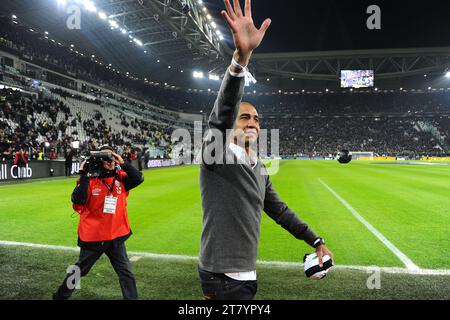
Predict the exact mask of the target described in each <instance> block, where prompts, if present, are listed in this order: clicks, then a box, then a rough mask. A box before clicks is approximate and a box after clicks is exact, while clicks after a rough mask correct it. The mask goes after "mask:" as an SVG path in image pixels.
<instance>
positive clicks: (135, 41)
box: [133, 38, 144, 47]
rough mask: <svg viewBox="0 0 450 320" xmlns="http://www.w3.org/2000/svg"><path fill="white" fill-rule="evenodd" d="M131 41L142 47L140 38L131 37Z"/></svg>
mask: <svg viewBox="0 0 450 320" xmlns="http://www.w3.org/2000/svg"><path fill="white" fill-rule="evenodd" d="M133 41H134V43H136V44H137V45H138V46H140V47H142V46H143V45H144V44H143V43H142V41H141V40H139V39H137V38H134V39H133Z"/></svg>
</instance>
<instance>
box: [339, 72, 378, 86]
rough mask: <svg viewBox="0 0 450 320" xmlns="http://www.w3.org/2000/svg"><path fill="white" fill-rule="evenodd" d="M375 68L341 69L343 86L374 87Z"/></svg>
mask: <svg viewBox="0 0 450 320" xmlns="http://www.w3.org/2000/svg"><path fill="white" fill-rule="evenodd" d="M373 78H374V77H373V70H341V88H368V87H373Z"/></svg>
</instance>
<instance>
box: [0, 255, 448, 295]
mask: <svg viewBox="0 0 450 320" xmlns="http://www.w3.org/2000/svg"><path fill="white" fill-rule="evenodd" d="M76 259H77V253H76V252H67V251H55V250H49V249H35V248H24V247H0V274H1V275H2V280H1V285H0V298H1V299H5V300H10V299H14V300H18V299H27V300H28V299H29V300H43V299H50V298H51V294H52V293H53V292H54V291H55V290H56V288H57V287H58V286H59V284H60V282H61V281H62V279H63V276H64V270H65V269H66V268H67V267H68V265H69V264H70V263H72V262H73V261H75V260H76ZM132 264H133V271H134V273H135V276H136V279H137V286H138V291H139V298H140V299H142V300H144V299H152V300H180V299H183V300H199V299H203V295H202V293H201V290H200V285H199V281H198V274H197V266H196V262H195V261H170V260H156V259H147V258H142V259H140V260H139V261H137V262H133V263H132ZM257 272H258V293H257V295H256V299H260V300H282V299H285V300H296V299H302V300H308V299H346V300H347V299H352V300H353V299H355V300H359V299H361V300H362V299H450V289H449V286H448V283H449V281H450V276H417V275H406V274H385V273H382V274H381V283H380V284H381V288H380V289H374V290H369V289H368V288H367V286H366V282H367V278H368V276H369V275H368V274H367V273H366V272H364V271H357V270H332V271H330V273H329V275H328V276H327V277H326V278H325V279H323V280H320V281H314V280H309V279H307V278H306V277H305V276H304V275H303V274H302V271H301V270H297V269H292V268H282V267H267V266H260V267H258V270H257ZM72 298H73V299H76V300H78V299H79V300H88V299H89V300H97V299H122V295H121V293H120V287H119V282H118V279H117V276H116V274H115V273H114V271H113V269H112V267H111V265H110V264H109V261H108V259H107V258H106V257H105V256H103V257H102V258H101V259H100V260H99V261H98V262H97V264H96V265H95V266H94V267H93V268H92V270H91V272H90V273H89V275H88V276H86V277H84V278H82V280H81V289H80V290H76V292H75V293H74V294H73V296H72Z"/></svg>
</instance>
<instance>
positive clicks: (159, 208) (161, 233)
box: [0, 161, 450, 298]
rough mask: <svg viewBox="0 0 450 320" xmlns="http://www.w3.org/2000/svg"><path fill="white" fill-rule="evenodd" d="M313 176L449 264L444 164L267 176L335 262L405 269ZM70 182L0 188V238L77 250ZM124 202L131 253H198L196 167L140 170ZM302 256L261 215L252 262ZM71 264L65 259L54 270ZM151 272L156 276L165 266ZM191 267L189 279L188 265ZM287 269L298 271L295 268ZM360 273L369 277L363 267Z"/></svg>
mask: <svg viewBox="0 0 450 320" xmlns="http://www.w3.org/2000/svg"><path fill="white" fill-rule="evenodd" d="M318 178H321V179H322V180H323V181H324V182H325V183H326V184H327V185H329V186H330V187H331V188H332V189H333V190H335V191H336V192H337V193H338V194H339V195H340V196H341V197H343V198H344V199H345V200H346V201H347V202H348V203H349V204H350V205H351V206H353V207H354V208H355V209H356V210H357V211H358V212H359V213H360V214H361V215H362V216H363V217H364V218H365V219H366V220H367V221H368V222H369V223H371V224H372V225H373V226H374V227H375V228H376V229H377V230H378V231H380V232H381V233H382V234H383V235H384V236H385V237H386V238H387V239H388V240H389V241H391V242H392V243H393V244H394V245H395V246H397V248H398V249H400V250H401V251H402V252H403V253H404V254H406V255H407V256H408V257H409V258H410V259H411V260H412V261H413V262H414V263H415V264H416V265H418V266H419V267H421V268H430V269H450V259H449V258H448V256H449V253H450V235H449V233H448V226H449V225H450V209H449V208H450V197H449V196H448V195H449V191H450V184H449V183H448V182H449V181H450V180H449V179H450V166H440V167H438V166H413V165H403V166H399V165H394V164H392V165H391V164H375V163H374V162H363V161H361V162H357V161H354V162H352V163H350V164H349V165H340V164H338V163H337V162H335V161H331V162H328V161H283V162H282V165H281V167H280V171H279V173H278V174H276V175H274V176H272V177H271V179H272V181H273V184H274V186H275V189H276V190H277V191H278V193H279V194H280V195H281V197H282V198H283V199H284V200H285V201H286V203H287V204H288V205H289V206H290V207H291V208H292V209H293V210H294V211H295V212H297V214H298V215H299V216H300V217H301V218H302V219H304V220H305V221H307V222H308V224H309V225H310V226H311V227H312V228H313V229H314V230H315V231H316V232H317V233H318V234H320V235H322V236H323V237H324V238H325V239H326V241H327V244H328V247H329V248H330V249H331V250H332V251H333V253H334V254H335V262H336V264H345V265H377V266H386V267H403V265H402V263H401V261H400V260H399V259H398V258H397V257H396V256H395V255H394V254H393V253H392V252H391V251H390V250H389V249H387V248H386V247H385V246H384V245H383V244H382V243H381V242H380V241H379V240H378V239H377V238H376V237H375V236H374V235H372V233H370V231H368V230H367V229H366V228H365V227H364V226H363V225H362V224H361V223H360V222H359V221H357V220H356V219H355V218H354V217H353V216H352V215H351V213H350V212H349V211H348V210H347V209H346V208H345V207H344V206H343V205H342V204H341V203H340V202H339V201H338V200H337V199H336V198H335V197H334V196H333V195H332V194H331V193H330V192H329V191H328V190H326V189H325V188H324V186H323V185H322V184H320V182H319V180H318ZM74 184H75V179H58V180H40V181H35V182H25V183H18V184H1V185H0V194H1V196H0V198H1V201H0V212H1V214H0V240H10V241H20V242H33V243H43V244H53V245H65V246H75V245H76V227H77V224H78V218H77V217H76V215H74V216H73V217H71V214H72V210H71V203H70V194H71V192H72V190H73V187H74ZM128 203H129V204H128V210H129V216H130V221H131V224H132V229H133V232H134V235H133V236H132V237H131V238H130V240H129V241H128V242H127V246H128V250H129V251H140V252H154V253H170V254H182V255H191V256H196V255H198V251H199V244H200V233H201V206H200V194H199V190H198V167H196V166H189V167H179V168H168V169H156V170H148V171H146V172H145V182H144V184H143V185H141V186H140V187H138V188H137V189H135V190H133V191H132V192H131V194H130V197H129V201H128ZM38 252H40V251H38ZM309 252H312V249H311V248H309V247H308V246H307V245H306V244H304V243H303V242H302V241H298V240H296V239H295V238H294V237H292V236H291V235H290V234H289V233H287V232H286V231H285V230H283V229H281V228H280V227H279V226H278V225H277V224H275V223H274V222H273V221H272V220H271V219H270V218H269V217H268V216H266V215H265V214H264V213H263V222H262V226H261V241H260V248H259V256H258V259H260V260H273V261H290V262H295V261H297V262H299V261H301V259H302V257H303V254H304V253H309ZM36 261H38V260H36ZM73 262H74V261H71V260H70V259H69V260H67V261H65V264H64V266H63V267H62V269H61V266H60V267H59V268H58V270H55V275H59V274H60V273H61V272H64V270H65V268H66V267H67V265H68V264H70V263H73ZM152 263H154V264H156V265H157V264H159V263H161V264H164V263H165V262H155V261H154V262H152ZM177 263H178V262H177ZM36 264H37V262H36ZM172 264H175V262H172ZM182 264H183V263H181V264H180V265H182ZM156 267H157V266H156ZM13 270H14V269H13ZM153 270H156V269H153ZM157 270H158V273H159V272H160V270H162V269H160V267H158V269H157ZM192 270H193V271H192ZM192 270H191V271H192V272H194V274H195V276H194V274H193V276H194V278H195V279H194V280H193V281H194V282H195V283H196V281H197V278H196V273H195V268H194V269H192ZM262 270H264V269H262ZM267 270H268V271H267V272H268V274H271V271H269V269H267ZM161 272H162V271H161ZM263 272H264V271H263ZM336 272H337V271H336ZM346 272H352V273H355V272H356V271H343V270H342V271H341V270H339V272H337V273H336V274H341V273H342V274H345V273H346ZM294 273H295V275H296V276H298V271H295V272H294ZM356 273H358V272H356ZM359 273H360V274H361V275H363V277H364V278H365V279H366V278H367V274H365V273H364V272H359ZM261 277H262V275H261V276H260V277H259V278H260V279H262V278H261ZM386 277H394V278H402V277H406V278H408V279H410V278H409V277H414V276H406V275H386ZM288 278H289V277H287V278H286V279H288ZM330 278H331V277H330ZM149 279H151V276H149ZM411 279H412V278H411ZM417 279H424V278H423V277H417ZM436 279H437V278H436ZM447 280H448V278H447ZM86 281H88V280H86ZM286 281H287V282H288V280H286ZM418 281H419V280H418ZM269 282H270V281H269ZM272 284H273V285H275V284H274V283H272ZM311 285H312V284H311ZM96 287H98V286H96ZM280 288H281V287H280ZM364 288H365V285H364ZM261 290H264V289H263V288H261ZM267 290H271V289H269V288H267ZM366 290H367V289H366ZM295 292H297V291H295ZM298 292H301V290H298ZM263 293H264V291H262V292H261V294H263ZM291 293H294V291H292V292H291ZM375 295H376V294H375ZM189 297H190V296H189V295H187V296H185V298H189ZM295 297H296V296H295V295H294V296H291V298H295ZM160 298H164V297H162V296H161V297H160ZM279 298H287V297H286V296H284V295H280V296H279ZM299 298H300V297H299ZM349 298H351V297H349Z"/></svg>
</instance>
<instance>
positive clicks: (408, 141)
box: [0, 18, 450, 158]
mask: <svg viewBox="0 0 450 320" xmlns="http://www.w3.org/2000/svg"><path fill="white" fill-rule="evenodd" d="M0 47H2V48H7V49H10V50H13V51H14V52H15V53H17V54H19V55H20V56H21V58H22V59H24V60H28V61H33V62H34V63H36V64H39V65H42V66H44V67H49V68H51V69H53V70H56V71H60V72H61V73H65V74H69V75H71V76H73V77H77V78H80V79H85V80H86V81H89V82H92V83H95V84H97V85H100V86H102V87H105V88H111V89H113V90H114V91H116V92H121V93H124V94H126V95H128V96H130V97H132V96H133V97H140V98H142V100H141V101H146V102H150V103H152V104H154V105H157V106H162V107H164V108H172V109H175V110H177V111H186V112H194V113H205V114H207V113H209V111H210V110H211V108H212V105H213V102H214V100H215V98H216V95H215V94H214V93H213V92H201V93H200V92H194V91H188V92H185V91H182V90H170V89H163V88H159V87H152V86H149V85H146V84H144V83H142V82H138V81H133V80H130V79H129V78H127V77H125V76H124V75H121V74H117V73H115V72H113V71H112V70H110V69H108V68H105V67H104V66H99V65H98V64H97V63H95V62H94V61H92V60H91V59H90V57H82V56H80V55H78V54H75V53H74V52H73V50H70V49H69V48H67V47H65V46H61V45H58V44H56V43H54V42H52V41H50V40H49V39H48V37H46V36H45V35H39V34H37V33H36V32H30V31H29V30H28V29H27V28H26V27H24V26H20V25H15V24H13V23H11V20H10V19H9V18H0ZM4 68H5V67H4V66H3V68H2V69H4ZM0 76H1V78H0V80H2V78H3V73H1V74H0ZM5 76H6V74H5ZM8 77H9V81H18V82H20V83H21V84H22V85H24V84H23V83H22V82H23V81H24V80H23V79H22V78H20V77H15V76H14V75H8ZM66 84H67V83H66ZM69 87H70V86H69ZM72 89H75V88H72ZM82 91H83V92H84V93H89V94H93V96H94V97H93V98H92V99H88V98H86V95H76V94H73V93H69V92H67V91H65V90H62V89H52V90H51V92H52V93H54V94H57V95H59V96H61V97H63V98H66V97H70V98H72V99H77V100H80V101H85V102H89V103H92V104H96V105H99V106H101V105H104V103H105V102H104V99H102V98H113V99H114V101H116V103H122V104H123V106H125V105H126V106H131V107H134V108H138V109H139V108H140V109H142V110H144V105H143V104H139V103H137V102H136V100H133V99H126V98H123V97H119V96H111V97H110V96H109V95H108V94H107V93H106V92H102V91H101V90H99V89H96V90H94V89H92V88H86V87H85V88H83V89H82ZM87 91H89V92H87ZM0 98H1V99H2V100H1V101H0V104H1V110H0V153H1V155H2V157H3V158H5V157H6V158H8V157H9V158H10V157H11V156H12V154H13V153H14V151H15V150H16V149H19V148H28V150H29V155H30V157H32V158H38V157H40V154H42V155H43V157H44V158H45V157H50V155H52V157H54V155H55V154H61V153H66V150H67V148H68V146H70V145H71V143H72V142H73V141H74V139H75V138H74V136H76V132H73V131H72V134H70V135H67V134H66V129H67V127H68V126H71V127H76V126H77V124H81V125H82V128H83V130H84V131H85V132H86V134H87V136H88V137H89V139H87V140H86V141H82V142H81V150H83V149H92V148H95V147H96V146H98V145H101V144H105V143H109V144H112V145H115V146H120V147H121V148H122V149H123V150H128V149H129V148H133V146H141V147H144V146H145V145H147V146H155V147H162V148H167V150H170V147H171V144H170V134H171V130H172V129H173V127H174V124H175V121H176V120H177V118H178V116H177V114H176V113H167V111H164V110H159V109H157V108H155V109H153V110H152V111H151V112H152V113H156V114H160V115H164V117H163V118H161V119H159V120H158V121H161V122H164V125H162V123H161V125H157V124H155V123H154V122H148V121H144V120H139V119H137V118H136V119H130V118H129V117H128V116H126V115H125V113H122V114H121V115H120V118H119V119H118V120H119V122H120V124H121V125H122V126H124V127H125V128H129V127H131V128H134V129H135V130H134V131H136V132H138V133H134V134H133V133H132V132H131V131H130V130H127V129H123V130H121V131H117V130H113V129H112V128H111V127H110V126H109V125H107V122H106V121H105V119H102V114H101V113H98V114H96V115H95V116H94V118H93V119H86V120H82V119H81V116H80V115H79V114H76V115H72V114H71V110H70V108H69V107H67V106H66V105H64V103H62V102H57V101H55V100H52V99H50V98H48V97H47V98H45V97H43V96H39V98H33V97H25V96H23V95H21V94H18V93H14V92H12V91H5V90H4V91H2V92H1V97H0ZM244 100H246V101H249V102H251V103H253V104H254V105H255V106H256V108H257V109H258V112H259V113H260V115H261V118H262V127H263V128H267V129H279V130H280V152H281V154H283V155H298V154H317V155H329V154H335V153H336V152H337V151H339V150H341V149H349V150H353V151H357V150H361V151H373V152H376V153H379V154H383V155H411V156H416V155H419V154H421V155H435V154H439V155H440V154H445V153H448V145H449V144H450V141H449V136H450V132H449V128H450V123H449V122H450V120H449V113H450V94H449V93H448V92H431V91H430V92H422V93H418V92H412V91H409V92H405V91H402V92H399V91H396V92H372V93H357V92H353V93H352V92H349V91H346V92H334V93H325V92H324V93H322V94H307V93H305V94H291V93H287V94H284V93H279V94H272V95H256V94H251V93H250V94H247V95H246V96H245V97H244ZM122 110H123V111H125V107H123V108H122ZM43 113H45V114H46V117H44V118H43V119H41V118H39V117H37V115H39V114H43ZM58 113H62V114H64V118H63V119H62V120H60V121H57V115H58ZM168 115H169V116H168ZM47 119H49V120H47ZM162 119H164V120H162ZM419 121H422V122H424V123H427V125H428V126H429V127H432V128H435V132H434V133H433V132H431V131H430V130H424V129H423V128H422V127H420V126H419V125H418V122H419ZM11 124H15V125H11ZM436 132H438V135H439V137H440V138H439V137H438V136H437V134H436ZM46 149H47V150H46ZM169 152H170V151H167V153H169Z"/></svg>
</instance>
